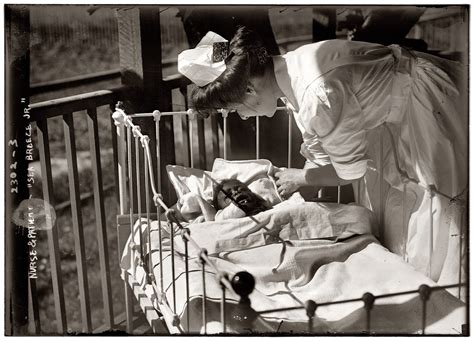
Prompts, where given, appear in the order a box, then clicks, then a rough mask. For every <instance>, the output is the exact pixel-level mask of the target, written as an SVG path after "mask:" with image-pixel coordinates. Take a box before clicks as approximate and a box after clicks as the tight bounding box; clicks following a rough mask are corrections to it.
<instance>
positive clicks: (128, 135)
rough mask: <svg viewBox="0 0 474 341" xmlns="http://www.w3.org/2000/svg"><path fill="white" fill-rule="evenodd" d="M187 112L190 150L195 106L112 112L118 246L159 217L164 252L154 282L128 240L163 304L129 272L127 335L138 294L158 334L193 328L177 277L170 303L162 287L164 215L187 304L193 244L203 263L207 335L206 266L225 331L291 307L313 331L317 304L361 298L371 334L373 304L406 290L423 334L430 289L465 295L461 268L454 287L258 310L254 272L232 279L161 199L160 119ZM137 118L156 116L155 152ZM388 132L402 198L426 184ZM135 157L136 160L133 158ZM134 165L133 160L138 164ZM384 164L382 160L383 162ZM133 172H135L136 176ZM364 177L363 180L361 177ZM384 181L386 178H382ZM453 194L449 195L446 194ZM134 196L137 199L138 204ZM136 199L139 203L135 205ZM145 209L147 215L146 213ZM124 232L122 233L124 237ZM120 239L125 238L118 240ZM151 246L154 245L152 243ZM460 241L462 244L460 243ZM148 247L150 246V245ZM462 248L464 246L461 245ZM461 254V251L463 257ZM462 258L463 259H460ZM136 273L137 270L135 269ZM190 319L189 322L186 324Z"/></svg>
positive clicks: (137, 248) (140, 249)
mask: <svg viewBox="0 0 474 341" xmlns="http://www.w3.org/2000/svg"><path fill="white" fill-rule="evenodd" d="M278 111H280V112H282V111H283V112H286V108H285V107H279V108H278ZM220 114H221V115H222V118H223V137H224V141H227V117H228V115H229V112H228V111H225V110H221V111H220ZM183 115H186V116H188V118H189V122H190V130H189V133H190V135H191V137H190V140H189V143H190V144H191V149H192V144H193V140H194V139H193V137H192V134H193V129H192V125H193V124H195V122H196V119H197V117H196V113H195V112H194V111H193V110H192V109H189V110H187V111H176V112H160V111H157V110H155V111H154V112H153V113H143V114H134V115H127V113H126V112H125V111H124V110H122V109H121V108H120V107H117V108H116V110H115V112H114V113H113V119H114V122H115V125H116V130H117V141H118V146H117V147H118V149H117V150H118V176H119V193H120V216H119V217H118V219H117V221H118V226H119V244H120V249H123V245H124V240H125V238H124V237H128V235H130V234H132V235H133V233H134V231H133V226H134V222H135V220H136V219H141V218H144V219H146V221H147V232H146V233H147V235H148V239H149V240H150V222H151V220H152V219H157V220H158V224H159V230H158V232H159V240H160V250H159V256H160V264H159V272H160V281H158V283H157V282H156V279H155V277H154V275H153V271H152V270H151V269H153V267H154V265H153V260H152V257H151V250H144V249H143V247H144V246H143V244H142V243H141V241H142V240H141V238H142V236H141V233H140V234H139V235H140V243H139V244H138V245H137V244H134V243H131V244H130V249H131V250H130V252H132V253H138V254H139V257H140V258H141V260H142V261H141V265H142V266H145V263H146V262H145V260H144V258H143V257H144V256H143V255H144V254H145V253H146V252H145V251H148V255H149V259H148V268H147V269H146V271H147V280H148V282H149V283H150V284H151V283H153V284H154V287H155V288H157V292H156V296H155V297H154V298H155V299H156V300H157V302H158V306H159V308H160V309H159V310H160V311H159V312H157V311H156V310H155V309H153V308H150V307H153V304H152V302H151V301H150V299H149V298H148V297H147V296H146V295H145V294H144V293H143V292H142V291H141V288H140V286H139V285H137V283H135V282H134V278H133V276H130V275H128V274H127V273H125V274H124V279H125V296H126V316H127V331H128V332H129V333H132V331H133V300H132V295H135V297H136V298H137V300H138V302H139V304H140V306H141V308H142V310H143V312H144V313H145V315H146V318H147V320H148V322H149V323H150V326H151V327H152V330H153V331H154V332H156V333H162V332H163V323H165V324H166V327H167V332H169V333H171V334H182V333H188V332H189V327H188V326H186V325H183V323H182V322H181V321H180V318H179V316H178V315H177V312H176V295H177V293H176V288H175V282H174V281H173V284H172V287H171V290H172V292H173V293H172V297H173V299H172V300H171V302H168V300H167V298H166V297H165V294H164V286H163V273H164V272H165V271H170V272H171V276H172V278H176V277H175V268H174V264H175V261H174V258H175V256H174V253H175V251H174V243H173V242H171V258H172V261H171V268H170V269H164V266H163V258H162V257H163V256H162V248H161V245H162V244H161V242H162V235H161V231H162V227H161V221H162V219H163V218H164V217H166V218H167V219H168V222H169V223H170V224H171V226H172V227H174V225H177V227H178V231H179V232H180V233H181V236H182V238H183V241H184V245H185V256H184V261H185V267H186V279H185V280H186V292H185V295H186V304H189V299H190V297H189V276H188V258H189V248H190V247H191V248H194V249H195V250H197V251H199V258H200V262H201V271H202V297H203V299H202V325H203V327H204V333H205V334H206V333H207V330H206V322H207V321H206V297H207V296H206V278H205V276H204V273H205V271H206V268H211V269H212V270H213V271H215V273H216V274H218V275H217V281H218V282H219V283H220V287H221V289H222V292H221V300H220V319H221V324H222V333H226V332H227V329H226V328H227V325H228V322H229V321H230V319H232V320H233V322H234V323H235V322H236V321H240V323H241V324H242V328H243V330H245V328H246V327H248V326H249V325H251V324H252V323H253V321H254V320H255V319H257V318H259V316H260V315H261V314H265V313H271V312H277V311H289V310H301V309H303V310H305V311H306V316H307V332H308V333H310V334H311V333H313V319H314V316H315V311H316V309H317V308H318V307H322V306H328V305H336V304H343V303H347V302H357V301H361V302H363V304H364V309H365V310H366V325H365V328H364V330H363V333H370V332H371V311H372V308H373V306H374V304H375V303H376V302H377V300H379V299H382V298H386V297H393V296H399V295H408V294H416V293H418V295H419V298H420V304H421V306H422V317H421V321H420V326H421V330H422V333H423V334H424V333H425V327H426V316H427V311H426V306H427V302H428V300H429V299H430V295H431V293H433V292H434V291H437V290H444V289H449V288H458V292H459V296H460V295H461V288H462V287H465V286H466V284H465V283H461V270H460V273H459V283H457V284H453V285H447V286H439V287H438V286H436V287H429V286H427V285H422V286H420V287H419V288H416V289H414V290H411V291H404V292H398V293H391V294H386V295H378V296H375V295H373V294H371V293H370V292H367V293H365V294H364V295H363V296H362V297H355V298H353V299H350V300H341V301H332V302H315V301H313V300H308V301H306V302H305V304H304V305H299V306H291V307H281V308H278V309H274V310H267V311H257V310H255V309H254V308H253V307H252V305H251V302H250V299H249V295H250V294H251V292H252V290H253V288H254V285H255V280H254V278H253V277H252V275H251V274H249V273H247V272H239V273H236V274H234V275H233V276H232V277H229V274H227V273H224V272H221V271H220V270H219V269H218V267H217V266H216V264H215V262H214V261H213V260H212V259H211V258H210V257H208V254H207V251H206V249H203V248H201V247H200V246H199V245H198V244H197V243H196V242H195V240H194V239H193V237H192V235H191V233H190V230H189V229H187V228H184V227H183V226H182V225H181V224H180V223H179V222H178V221H177V220H175V219H173V215H172V212H171V211H170V209H169V207H168V206H167V205H166V203H165V202H164V200H163V197H162V195H161V186H162V181H163V180H162V174H161V171H160V169H161V159H160V143H159V142H160V135H159V134H160V129H159V127H160V119H161V118H162V117H164V116H173V117H180V116H183ZM135 117H140V118H143V117H150V118H153V119H154V123H155V125H156V136H155V139H156V150H155V151H152V150H151V149H152V148H151V147H150V138H149V137H148V136H147V135H144V134H142V132H141V130H140V127H139V126H138V125H136V124H134V123H133V118H135ZM288 118H289V121H288V127H289V129H288V141H289V142H288V144H289V145H288V167H291V156H292V155H291V149H292V146H291V141H292V117H291V115H288ZM255 119H256V128H257V129H256V136H255V138H256V152H255V156H256V158H257V159H258V158H259V157H260V132H259V117H256V118H255ZM384 129H386V130H387V131H388V132H389V136H390V143H391V145H392V148H393V151H394V154H395V160H396V167H397V170H398V171H399V172H400V174H401V176H402V179H404V184H405V185H404V192H403V196H404V199H405V195H406V184H407V183H409V182H412V183H415V184H417V185H419V186H422V185H421V184H419V183H418V182H417V181H416V180H415V179H411V178H410V177H408V175H407V174H406V173H405V172H404V171H403V170H402V169H401V168H400V165H399V163H398V160H397V157H396V149H395V142H394V138H393V135H392V134H391V132H390V129H389V128H388V127H387V126H385V128H384ZM381 145H382V147H381V154H382V155H383V139H381ZM153 152H155V153H156V158H157V163H158V166H157V167H156V168H154V167H153V164H152V162H151V160H152V158H151V156H152V153H153ZM133 153H135V157H133ZM223 157H224V159H227V144H226V143H225V142H224V146H223ZM133 160H134V161H135V162H133ZM194 161H195V160H194V158H193V155H192V154H191V158H190V164H191V168H192V167H194V164H195V162H194ZM140 162H143V164H144V167H145V172H144V180H143V181H144V185H145V188H146V189H148V188H149V189H150V190H146V191H145V194H144V197H145V202H144V203H143V202H142V196H143V193H141V190H140V188H141V187H142V186H141V181H142V179H141V176H140ZM134 163H135V164H134ZM382 165H383V163H382ZM155 169H157V176H156V177H155ZM380 172H381V174H383V166H382V169H381V170H380ZM134 174H135V176H134ZM360 181H363V180H360ZM381 182H382V181H381ZM357 188H359V190H356V197H357V199H360V195H361V194H360V186H357ZM134 189H136V190H135V191H136V195H133V194H134ZM425 190H427V191H429V193H430V194H431V203H432V200H433V197H434V196H436V195H440V196H446V195H445V194H443V193H440V192H439V191H438V190H437V189H436V188H434V187H433V186H429V187H427V188H425ZM380 191H383V187H382V185H380ZM340 194H341V191H340V187H339V188H338V197H337V201H338V202H340V199H341V197H340ZM448 198H449V197H448ZM449 199H450V200H452V201H455V200H459V199H458V198H449ZM135 200H136V202H135ZM134 202H135V203H134ZM134 205H135V206H136V207H137V211H136V212H134V210H133V207H134ZM150 207H155V212H153V213H152V212H151V210H150ZM403 210H404V212H403V219H405V216H406V212H405V205H403ZM143 212H144V213H143ZM380 214H381V217H383V207H382V210H381V213H380ZM461 215H462V216H464V215H465V212H464V211H462V210H461ZM430 223H431V227H432V226H433V218H432V215H431V219H430ZM120 236H122V237H120ZM174 237H175V235H174V228H171V240H173V239H174ZM459 238H460V242H461V243H462V242H463V235H460V236H459ZM120 240H122V241H120ZM148 245H151V243H149V244H148ZM429 245H430V251H431V252H432V250H433V234H431V237H430V240H429ZM461 245H462V244H461ZM149 247H150V246H149ZM461 249H462V248H461ZM461 256H462V255H461V254H460V257H461ZM460 261H461V259H460ZM134 271H135V269H134ZM228 292H233V293H235V294H237V295H239V297H240V301H239V304H238V307H237V308H236V309H234V310H233V311H232V314H230V313H229V311H228V308H227V306H226V295H227V293H228ZM187 314H188V315H187V321H190V316H189V309H187ZM188 323H189V322H188Z"/></svg>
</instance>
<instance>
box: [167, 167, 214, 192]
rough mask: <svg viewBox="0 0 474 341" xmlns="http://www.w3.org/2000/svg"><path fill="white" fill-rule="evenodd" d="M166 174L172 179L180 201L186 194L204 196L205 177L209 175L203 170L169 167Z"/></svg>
mask: <svg viewBox="0 0 474 341" xmlns="http://www.w3.org/2000/svg"><path fill="white" fill-rule="evenodd" d="M166 172H167V173H168V177H169V178H170V181H171V184H172V185H173V187H174V189H175V191H176V195H177V196H178V199H181V198H182V197H183V196H184V195H185V194H187V193H189V192H192V193H195V194H198V195H200V196H201V197H203V198H204V197H205V196H204V177H205V175H204V174H205V173H209V172H207V171H204V170H202V169H197V168H187V167H183V166H176V165H167V166H166Z"/></svg>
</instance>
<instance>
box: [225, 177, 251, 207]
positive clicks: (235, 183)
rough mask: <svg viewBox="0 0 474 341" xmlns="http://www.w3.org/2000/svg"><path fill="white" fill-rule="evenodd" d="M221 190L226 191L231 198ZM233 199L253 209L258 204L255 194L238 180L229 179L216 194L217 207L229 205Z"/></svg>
mask: <svg viewBox="0 0 474 341" xmlns="http://www.w3.org/2000/svg"><path fill="white" fill-rule="evenodd" d="M222 192H226V193H227V194H228V195H229V196H230V197H231V198H232V199H231V198H229V197H227V196H226V195H225V194H224V193H222ZM233 200H234V201H235V202H238V203H239V205H240V206H242V207H244V208H248V209H253V208H255V207H256V205H257V204H258V197H257V195H256V194H255V193H253V192H252V191H251V190H250V189H249V188H248V187H247V186H246V185H245V184H244V183H242V182H240V181H239V180H230V181H227V182H225V183H224V185H223V186H222V191H221V192H220V193H219V195H218V204H219V209H222V208H225V207H227V206H229V205H230V204H231V203H232V201H233Z"/></svg>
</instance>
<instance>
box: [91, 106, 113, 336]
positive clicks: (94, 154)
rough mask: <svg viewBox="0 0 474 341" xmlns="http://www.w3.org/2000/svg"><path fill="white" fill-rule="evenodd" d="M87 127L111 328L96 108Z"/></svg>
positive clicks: (110, 318)
mask: <svg viewBox="0 0 474 341" xmlns="http://www.w3.org/2000/svg"><path fill="white" fill-rule="evenodd" d="M87 127H88V131H89V145H90V151H91V162H92V177H93V182H94V207H95V214H96V228H97V246H98V248H99V263H100V269H101V274H100V279H101V284H102V300H103V304H104V321H105V324H106V325H108V326H109V327H110V328H112V327H113V314H114V313H113V306H112V304H113V303H112V287H111V285H110V268H109V252H108V249H109V248H108V244H107V226H106V223H105V212H104V192H103V184H102V169H101V161H100V145H99V130H98V126H97V109H96V108H91V109H88V110H87ZM112 130H114V129H112Z"/></svg>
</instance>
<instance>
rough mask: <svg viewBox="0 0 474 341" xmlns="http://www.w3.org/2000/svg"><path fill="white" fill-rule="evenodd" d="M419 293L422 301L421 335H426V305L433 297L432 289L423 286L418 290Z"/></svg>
mask: <svg viewBox="0 0 474 341" xmlns="http://www.w3.org/2000/svg"><path fill="white" fill-rule="evenodd" d="M418 293H419V295H420V299H421V333H422V334H423V335H425V328H426V303H427V302H428V300H429V298H430V295H431V288H430V287H429V286H428V285H426V284H422V285H420V287H419V288H418Z"/></svg>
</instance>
